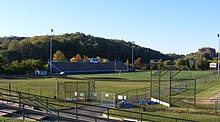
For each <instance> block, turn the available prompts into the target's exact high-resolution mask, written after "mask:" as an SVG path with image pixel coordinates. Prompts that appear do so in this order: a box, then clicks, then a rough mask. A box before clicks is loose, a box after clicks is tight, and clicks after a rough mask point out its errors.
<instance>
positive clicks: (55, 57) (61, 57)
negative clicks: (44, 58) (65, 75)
mask: <svg viewBox="0 0 220 122" xmlns="http://www.w3.org/2000/svg"><path fill="white" fill-rule="evenodd" d="M53 61H66V58H65V55H64V53H63V52H62V51H60V50H57V51H56V53H54V55H53Z"/></svg>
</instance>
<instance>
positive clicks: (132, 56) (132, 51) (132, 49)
mask: <svg viewBox="0 0 220 122" xmlns="http://www.w3.org/2000/svg"><path fill="white" fill-rule="evenodd" d="M131 43H132V47H131V64H132V69H134V43H135V42H134V41H132V42H131Z"/></svg>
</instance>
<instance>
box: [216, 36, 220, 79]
mask: <svg viewBox="0 0 220 122" xmlns="http://www.w3.org/2000/svg"><path fill="white" fill-rule="evenodd" d="M217 37H218V75H219V57H220V56H219V52H220V38H219V34H217Z"/></svg>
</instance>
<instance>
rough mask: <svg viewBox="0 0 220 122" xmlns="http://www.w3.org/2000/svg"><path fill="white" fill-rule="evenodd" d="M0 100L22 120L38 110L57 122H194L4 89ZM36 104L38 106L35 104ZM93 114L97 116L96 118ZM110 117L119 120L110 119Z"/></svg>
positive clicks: (1, 91)
mask: <svg viewBox="0 0 220 122" xmlns="http://www.w3.org/2000/svg"><path fill="white" fill-rule="evenodd" d="M0 100H1V101H4V102H6V103H16V104H17V107H18V109H19V110H21V111H22V116H23V119H25V117H27V116H25V115H26V111H31V109H30V108H35V109H34V110H38V112H39V113H42V114H45V113H46V114H47V115H48V116H50V117H53V118H55V119H56V120H57V121H76V120H77V121H97V120H101V121H123V119H122V118H129V119H135V120H138V121H158V120H159V121H164V120H166V121H192V122H196V121H194V120H189V119H182V118H177V117H168V116H162V115H155V114H148V113H143V112H135V111H130V110H122V109H117V108H108V107H103V106H98V105H90V104H85V103H77V102H74V101H63V100H57V99H54V98H49V97H45V96H40V95H34V94H28V93H24V92H18V91H13V90H8V89H5V88H0ZM36 100H37V101H36ZM36 102H37V103H38V104H36ZM27 108H28V109H27ZM88 113H89V114H88ZM103 113H105V114H106V118H104V117H102V116H100V115H102V114H103ZM91 114H93V115H91ZM94 114H98V115H97V116H96V115H94ZM111 116H114V117H116V118H119V119H118V120H116V119H112V118H111Z"/></svg>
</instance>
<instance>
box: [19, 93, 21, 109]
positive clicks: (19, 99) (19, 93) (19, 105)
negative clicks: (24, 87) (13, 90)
mask: <svg viewBox="0 0 220 122" xmlns="http://www.w3.org/2000/svg"><path fill="white" fill-rule="evenodd" d="M18 103H19V107H21V92H19V93H18Z"/></svg>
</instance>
